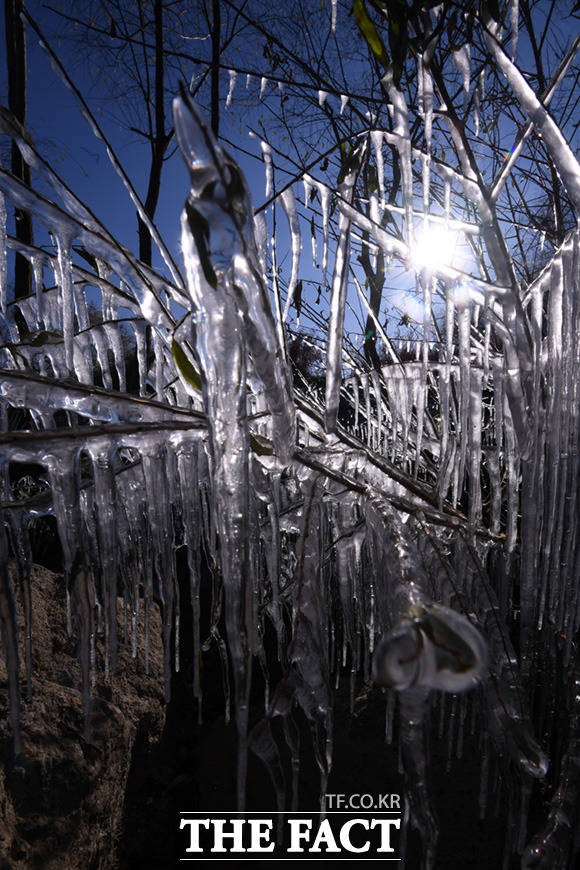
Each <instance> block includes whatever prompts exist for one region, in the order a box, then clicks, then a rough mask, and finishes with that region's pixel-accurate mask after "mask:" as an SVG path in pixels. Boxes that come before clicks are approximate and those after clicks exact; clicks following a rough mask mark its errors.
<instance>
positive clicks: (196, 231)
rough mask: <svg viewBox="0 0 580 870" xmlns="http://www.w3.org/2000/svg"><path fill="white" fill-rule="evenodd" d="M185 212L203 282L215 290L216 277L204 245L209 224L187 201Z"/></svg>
mask: <svg viewBox="0 0 580 870" xmlns="http://www.w3.org/2000/svg"><path fill="white" fill-rule="evenodd" d="M185 212H186V214H187V222H188V224H189V229H190V230H191V235H192V236H193V240H194V242H195V246H196V248H197V254H198V257H199V262H200V263H201V268H202V270H203V274H204V276H205V280H206V281H207V283H208V284H209V285H210V286H211V287H213V289H214V290H215V289H216V287H217V276H216V273H215V272H214V270H213V266H212V264H211V260H210V257H209V252H208V249H207V244H206V243H207V242H208V241H209V224H208V222H207V221H206V219H205V218H204V216H203V215H202V214H200V212H198V211H197V209H195V208H194V207H193V206H192V204H191V203H190V202H189V200H187V201H186V203H185Z"/></svg>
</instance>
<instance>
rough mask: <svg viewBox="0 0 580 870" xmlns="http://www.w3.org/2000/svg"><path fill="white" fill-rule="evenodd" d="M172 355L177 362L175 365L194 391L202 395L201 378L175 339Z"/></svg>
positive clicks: (172, 345)
mask: <svg viewBox="0 0 580 870" xmlns="http://www.w3.org/2000/svg"><path fill="white" fill-rule="evenodd" d="M171 354H172V356H173V359H174V360H175V365H176V366H177V368H178V369H179V371H180V372H181V374H182V375H183V377H184V378H185V380H186V381H187V383H188V384H190V385H191V386H192V387H193V388H194V390H197V391H198V393H201V377H200V374H199V372H198V371H197V370H196V369H195V367H194V366H193V365H192V363H191V362H190V360H189V357H188V356H187V355H186V353H185V351H184V350H183V348H182V347H181V345H180V344H179V343H178V342H177V341H175V339H173V341H172V342H171Z"/></svg>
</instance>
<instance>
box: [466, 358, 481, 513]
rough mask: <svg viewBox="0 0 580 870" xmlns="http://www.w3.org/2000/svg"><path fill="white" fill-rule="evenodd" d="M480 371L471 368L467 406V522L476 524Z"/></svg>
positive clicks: (478, 480) (478, 477)
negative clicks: (468, 427) (468, 402)
mask: <svg viewBox="0 0 580 870" xmlns="http://www.w3.org/2000/svg"><path fill="white" fill-rule="evenodd" d="M482 403H483V396H482V373H481V369H479V368H472V370H471V388H470V406H469V426H470V429H469V522H470V524H471V525H478V524H479V522H480V520H481V509H482V500H481V434H482V432H481V421H482Z"/></svg>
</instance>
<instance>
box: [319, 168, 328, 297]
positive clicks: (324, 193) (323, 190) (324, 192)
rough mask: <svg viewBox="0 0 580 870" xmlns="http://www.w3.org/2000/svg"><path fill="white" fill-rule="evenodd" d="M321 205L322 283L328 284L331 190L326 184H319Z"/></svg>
mask: <svg viewBox="0 0 580 870" xmlns="http://www.w3.org/2000/svg"><path fill="white" fill-rule="evenodd" d="M317 187H318V193H319V195H320V205H321V208H322V283H323V284H326V268H327V265H328V210H329V206H330V190H329V189H328V187H327V186H326V185H325V184H318V185H317Z"/></svg>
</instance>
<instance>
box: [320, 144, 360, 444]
mask: <svg viewBox="0 0 580 870" xmlns="http://www.w3.org/2000/svg"><path fill="white" fill-rule="evenodd" d="M362 153H363V152H362V149H361V150H359V153H358V154H355V155H353V157H352V159H351V166H350V169H349V170H347V171H346V175H345V177H344V179H343V180H342V181H341V183H340V184H339V186H338V193H339V195H340V197H341V198H342V199H343V200H345V201H346V202H348V203H352V200H353V197H354V189H355V184H356V180H357V177H358V171H359V167H360V160H361V158H362ZM350 227H351V222H350V219H349V218H347V217H346V216H345V214H344V213H343V212H342V211H341V212H340V215H339V218H338V242H337V245H336V252H335V260H334V271H333V275H332V295H331V299H330V318H329V323H328V345H327V353H326V362H327V368H326V410H325V426H326V431H327V432H334V431H335V429H336V424H337V418H338V405H339V398H340V384H341V379H342V342H343V329H344V313H345V311H344V310H345V305H346V291H347V284H348V258H349V248H350ZM368 422H369V425H370V416H369V421H368Z"/></svg>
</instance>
